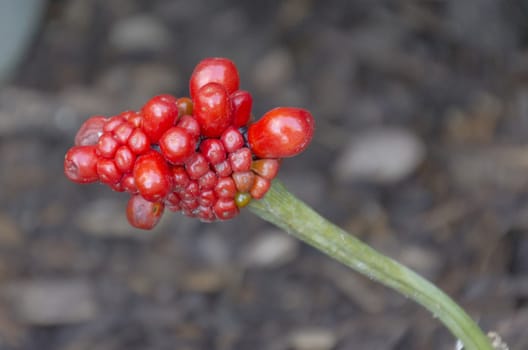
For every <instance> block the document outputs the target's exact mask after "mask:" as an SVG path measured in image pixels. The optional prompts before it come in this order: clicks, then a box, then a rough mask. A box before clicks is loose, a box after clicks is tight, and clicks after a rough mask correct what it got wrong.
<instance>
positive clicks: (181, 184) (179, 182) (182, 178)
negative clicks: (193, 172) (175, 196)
mask: <svg viewBox="0 0 528 350" xmlns="http://www.w3.org/2000/svg"><path fill="white" fill-rule="evenodd" d="M171 171H172V184H173V189H174V190H175V191H180V190H184V189H185V187H187V185H188V184H189V182H191V179H189V175H188V174H187V171H185V169H184V168H183V167H181V166H175V167H173V168H172V169H171Z"/></svg>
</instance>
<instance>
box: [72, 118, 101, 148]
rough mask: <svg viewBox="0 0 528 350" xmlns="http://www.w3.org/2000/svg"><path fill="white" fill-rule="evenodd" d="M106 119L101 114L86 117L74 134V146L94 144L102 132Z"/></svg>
mask: <svg viewBox="0 0 528 350" xmlns="http://www.w3.org/2000/svg"><path fill="white" fill-rule="evenodd" d="M106 121H107V119H106V118H105V117H102V116H93V117H90V118H88V119H87V120H86V121H85V122H84V123H83V125H81V127H80V128H79V131H77V134H76V135H75V146H90V145H95V144H96V143H97V141H98V140H99V137H101V135H102V134H103V127H104V126H105V124H106Z"/></svg>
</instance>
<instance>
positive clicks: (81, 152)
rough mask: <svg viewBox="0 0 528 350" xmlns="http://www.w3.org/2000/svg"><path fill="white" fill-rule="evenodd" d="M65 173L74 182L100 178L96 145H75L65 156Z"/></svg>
mask: <svg viewBox="0 0 528 350" xmlns="http://www.w3.org/2000/svg"><path fill="white" fill-rule="evenodd" d="M64 174H65V175H66V177H67V178H68V179H69V180H70V181H73V182H76V183H79V184H87V183H92V182H96V181H97V180H99V176H98V175H97V151H96V147H95V146H93V145H92V146H75V147H72V148H70V150H69V151H68V152H67V153H66V155H65V156H64Z"/></svg>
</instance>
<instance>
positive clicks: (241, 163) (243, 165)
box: [229, 147, 252, 172]
mask: <svg viewBox="0 0 528 350" xmlns="http://www.w3.org/2000/svg"><path fill="white" fill-rule="evenodd" d="M251 161H252V154H251V151H250V150H249V148H247V147H242V148H240V149H238V150H236V151H235V152H233V153H229V162H230V163H231V169H233V172H243V171H249V169H251Z"/></svg>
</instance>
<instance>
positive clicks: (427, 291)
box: [249, 181, 493, 350]
mask: <svg viewBox="0 0 528 350" xmlns="http://www.w3.org/2000/svg"><path fill="white" fill-rule="evenodd" d="M249 207H250V209H251V211H252V212H254V213H255V214H256V215H258V216H260V217H261V218H263V219H264V220H266V221H269V222H271V223H273V224H275V225H277V226H279V227H280V228H282V229H284V230H285V231H287V232H289V233H290V234H292V235H293V236H295V237H297V238H299V239H301V240H303V241H304V242H306V243H308V244H310V245H311V246H313V247H315V248H317V249H319V250H320V251H322V252H324V253H325V254H327V255H329V256H330V257H332V258H334V259H336V260H338V261H340V262H341V263H343V264H345V265H347V266H349V267H351V268H352V269H354V270H356V271H358V272H360V273H362V274H363V275H365V276H367V277H368V278H371V279H373V280H376V281H378V282H380V283H382V284H384V285H386V286H388V287H391V288H393V289H395V290H397V291H398V292H400V293H401V294H403V295H405V296H406V297H409V298H411V299H413V300H415V301H416V302H417V303H419V304H421V305H423V306H424V307H425V308H427V309H428V310H429V311H431V312H432V313H433V316H434V317H436V318H438V319H439V320H440V321H442V323H443V324H444V325H445V326H446V327H447V328H448V329H449V330H450V331H451V332H452V333H453V335H454V336H455V337H456V338H458V339H460V341H462V343H463V344H464V346H465V349H466V350H493V348H492V346H491V343H490V341H489V340H488V338H487V337H486V335H485V334H484V333H483V332H482V331H481V330H480V328H479V327H478V326H477V324H476V323H475V322H474V321H473V320H472V319H471V318H470V317H469V316H468V315H467V314H466V313H465V312H464V310H462V308H460V307H459V306H458V305H457V304H456V303H455V302H454V301H453V300H451V299H450V298H449V297H448V296H447V295H446V294H445V293H443V292H442V291H441V290H439V289H438V288H437V287H435V286H434V285H433V284H431V283H430V282H428V281H427V280H425V279H424V278H422V277H420V276H419V275H418V274H416V273H414V272H413V271H411V270H410V269H408V268H407V267H405V266H403V265H401V264H399V263H398V262H396V261H395V260H392V259H391V258H389V257H386V256H384V255H383V254H381V253H379V252H377V251H375V250H374V249H372V248H370V247H369V246H368V245H366V244H365V243H363V242H361V241H360V240H358V239H357V238H355V237H354V236H352V235H350V234H349V233H347V232H345V231H343V230H342V229H340V228H339V227H337V226H335V225H334V224H332V223H330V222H329V221H327V220H326V219H324V218H323V217H321V216H320V215H319V214H317V213H316V212H315V211H314V210H312V209H311V208H310V207H309V206H307V205H306V204H305V203H303V202H302V201H301V200H299V199H298V198H296V197H295V196H294V195H292V194H291V193H290V192H288V191H287V190H286V188H284V186H282V185H281V184H280V183H278V182H277V181H275V182H274V183H273V185H272V186H271V188H270V190H269V191H268V193H267V194H266V196H265V197H264V198H263V199H261V200H254V201H252V202H251V204H250V205H249Z"/></svg>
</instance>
